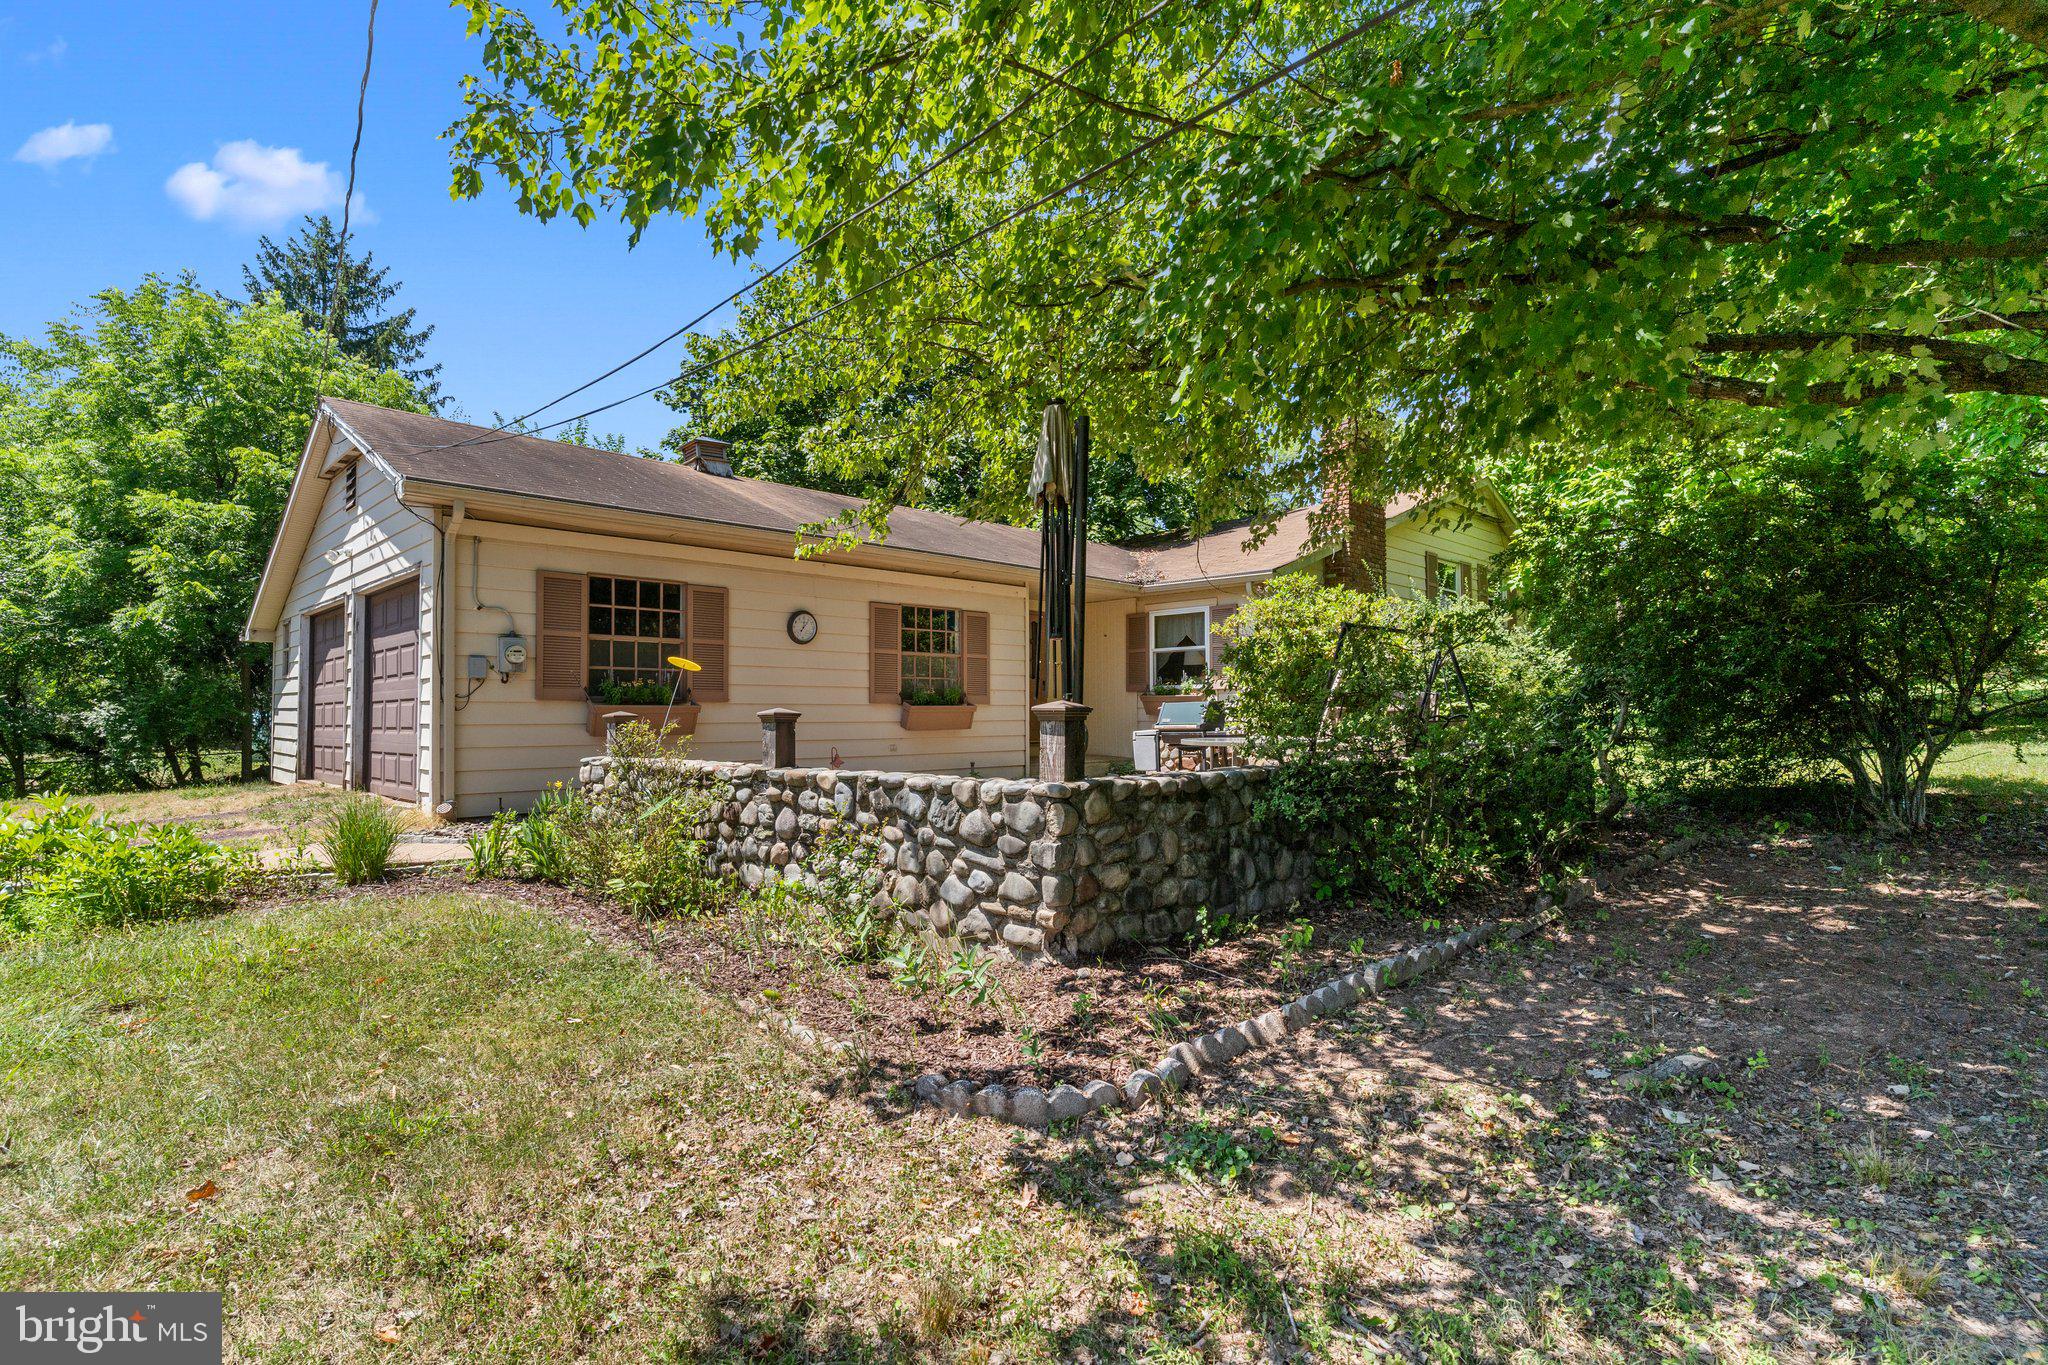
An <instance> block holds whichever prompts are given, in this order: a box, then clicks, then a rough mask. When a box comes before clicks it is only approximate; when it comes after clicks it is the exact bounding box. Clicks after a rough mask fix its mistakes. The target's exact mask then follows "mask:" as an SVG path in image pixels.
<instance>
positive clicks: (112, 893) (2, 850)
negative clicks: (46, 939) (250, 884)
mask: <svg viewBox="0 0 2048 1365" xmlns="http://www.w3.org/2000/svg"><path fill="white" fill-rule="evenodd" d="M254 875H255V869H254V865H253V863H252V862H251V860H250V859H249V857H248V856H247V855H246V854H244V853H240V852H236V851H231V850H228V849H223V848H221V847H220V846H219V845H217V844H212V843H209V842H207V841H206V840H205V839H203V838H201V837H200V836H199V835H198V834H196V833H194V832H193V831H192V830H190V829H187V828H185V827H184V826H182V825H164V826H160V827H152V826H148V825H142V824H129V823H125V822H122V821H117V820H110V819H108V818H107V817H106V816H105V815H103V814H102V813H100V812H99V811H97V810H94V809H93V808H92V807H90V806H87V805H83V804H81V803H78V802H73V801H67V800H65V799H64V797H63V796H62V795H61V794H59V795H57V796H55V797H52V798H50V799H49V800H46V801H40V802H35V803H32V804H29V805H24V806H20V807H16V808H15V809H13V810H11V811H6V812H0V933H4V932H14V933H44V932H58V933H63V932H77V931H82V930H88V929H109V928H116V927H119V926H121V925H124V924H132V923H136V922H139V921H144V920H161V919H174V918H179V917H182V916H186V915H196V914H202V913H205V912H207V911H211V910H218V909H221V908H223V907H224V906H225V905H226V904H227V902H228V899H229V897H230V895H231V894H232V893H233V891H234V890H235V889H237V888H238V887H239V886H240V885H242V884H244V883H245V882H247V881H248V880H250V879H251V878H252V877H253V876H254Z"/></svg>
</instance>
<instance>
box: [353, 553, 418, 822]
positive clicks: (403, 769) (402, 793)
mask: <svg viewBox="0 0 2048 1365" xmlns="http://www.w3.org/2000/svg"><path fill="white" fill-rule="evenodd" d="M367 614H368V617H369V628H370V639H369V646H368V648H367V649H366V650H365V651H364V652H365V654H366V655H367V657H368V659H369V665H370V667H369V674H370V726H369V734H368V735H367V736H366V742H365V745H364V747H365V749H366V750H367V752H368V757H369V770H370V781H369V787H370V790H371V791H373V792H375V793H377V795H379V796H392V797H396V798H398V799H399V800H401V801H416V800H418V799H419V794H420V739H419V734H420V593H419V585H418V584H416V583H407V584H406V585H405V586H403V587H398V588H393V589H391V590H390V591H389V592H381V593H378V594H377V595H376V596H375V597H372V598H371V599H370V601H369V611H368V613H367Z"/></svg>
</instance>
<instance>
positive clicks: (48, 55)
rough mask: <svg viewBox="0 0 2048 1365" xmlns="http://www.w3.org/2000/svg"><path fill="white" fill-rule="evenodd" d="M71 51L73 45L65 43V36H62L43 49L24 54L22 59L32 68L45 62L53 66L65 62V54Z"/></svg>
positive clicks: (45, 45) (52, 40)
mask: <svg viewBox="0 0 2048 1365" xmlns="http://www.w3.org/2000/svg"><path fill="white" fill-rule="evenodd" d="M70 50H71V44H69V43H67V42H65V41H64V38H63V35H61V34H60V35H58V36H57V37H55V38H52V39H51V40H50V41H49V42H48V43H46V44H44V45H43V46H42V47H39V48H37V49H36V50H35V51H33V52H24V53H22V54H21V59H22V60H23V61H25V62H27V63H28V64H29V65H30V66H37V65H40V64H41V63H43V62H49V63H51V64H52V65H55V64H56V63H58V62H61V61H63V60H64V54H65V53H67V52H69V51H70Z"/></svg>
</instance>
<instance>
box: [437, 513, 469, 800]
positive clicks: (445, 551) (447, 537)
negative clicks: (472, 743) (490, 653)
mask: <svg viewBox="0 0 2048 1365" xmlns="http://www.w3.org/2000/svg"><path fill="white" fill-rule="evenodd" d="M467 512H468V508H467V507H466V506H465V505H464V503H463V501H462V499H460V498H457V499H456V500H455V506H454V508H453V510H452V511H451V512H450V513H449V515H448V525H447V526H446V527H445V528H443V529H442V532H441V577H440V580H439V582H437V583H436V584H435V587H436V589H437V590H438V591H439V593H440V595H441V601H440V605H439V606H438V607H437V608H436V609H435V611H436V615H435V628H434V674H435V676H436V677H437V678H439V679H440V689H439V690H440V693H441V698H442V700H441V705H440V710H441V727H440V729H441V742H440V744H439V746H438V747H439V748H440V751H441V755H440V762H439V763H438V764H436V767H437V769H438V770H439V772H440V774H441V780H440V782H439V783H438V784H437V785H438V786H439V787H440V789H441V800H440V802H439V803H438V804H439V805H443V806H446V807H447V808H448V809H447V810H446V811H445V812H443V815H444V816H445V817H446V818H450V819H452V818H454V816H455V813H456V802H457V798H458V797H459V796H460V792H459V790H458V788H457V786H456V777H455V677H454V674H453V673H452V672H450V670H449V667H448V658H449V650H450V649H451V648H452V646H451V645H450V644H449V638H450V637H451V636H453V635H454V634H455V620H454V618H453V617H452V616H450V615H449V614H448V613H449V610H450V608H451V607H452V606H453V604H454V602H455V601H456V593H455V588H454V586H453V584H452V583H451V582H450V581H449V580H451V579H452V578H454V576H455V573H456V570H457V569H458V568H459V567H460V565H461V562H462V551H461V548H460V541H459V540H458V539H457V537H459V536H460V535H461V534H462V522H463V518H464V516H465V515H466V514H467Z"/></svg>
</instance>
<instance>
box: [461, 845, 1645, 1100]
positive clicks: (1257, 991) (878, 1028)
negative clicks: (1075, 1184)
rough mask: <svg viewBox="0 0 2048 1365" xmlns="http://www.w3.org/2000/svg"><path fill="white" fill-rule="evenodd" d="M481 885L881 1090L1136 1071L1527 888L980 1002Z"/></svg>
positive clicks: (1497, 889)
mask: <svg viewBox="0 0 2048 1365" xmlns="http://www.w3.org/2000/svg"><path fill="white" fill-rule="evenodd" d="M1652 842H1653V840H1652V839H1651V836H1650V834H1649V833H1648V832H1647V831H1645V830H1641V829H1622V830H1617V831H1615V832H1614V833H1613V834H1612V836H1611V837H1610V839H1609V840H1608V841H1607V842H1606V843H1605V844H1604V845H1603V848H1602V850H1601V859H1600V861H1601V862H1602V863H1603V864H1604V863H1610V862H1619V861H1622V860H1625V859H1627V858H1628V857H1631V856H1633V855H1634V854H1635V853H1637V852H1639V851H1641V849H1642V848H1644V847H1646V846H1648V845H1649V844H1650V843H1652ZM484 885H485V886H487V887H488V889H489V890H491V891H492V892H493V893H494V894H498V895H503V896H506V897H509V898H513V899H519V900H524V901H527V902H529V903H533V904H538V905H542V906H544V907H546V908H547V909H549V910H550V911H551V912H553V913H556V914H559V915H562V916H565V917H567V918H570V919H573V920H575V921H577V922H578V923H581V924H583V925H585V926H586V927H588V928H589V929H591V930H592V931H593V932H595V933H597V934H599V935H601V936H603V937H605V938H608V939H611V940H612V941H615V942H620V943H624V944H630V945H631V946H633V947H635V948H637V949H639V950H641V951H644V952H647V953H650V954H651V955H653V957H654V958H655V959H656V960H657V961H658V962H660V963H661V964H662V966H663V967H665V968H667V969H669V970H672V971H674V972H676V973H677V974H679V975H681V976H683V977H685V978H687V979H688V980H690V981H692V982H695V983H696V984H698V985H700V986H703V987H705V988H707V989H709V990H711V991H714V992H716V993H718V994H721V995H724V996H727V997H729V998H733V999H738V1000H744V1001H749V1002H754V1003H757V1004H763V1005H766V1006H768V1007H769V1008H772V1009H774V1010H776V1011H778V1012H780V1013H781V1014H782V1015H784V1016H785V1017H787V1018H790V1019H793V1020H795V1021H797V1022H800V1023H802V1024H805V1025H807V1026H808V1027H810V1028H812V1029H815V1030H817V1031H818V1032H820V1033H823V1034H826V1035H828V1036H830V1037H833V1038H837V1039H840V1040H842V1041H845V1042H849V1043H853V1044H855V1045H857V1046H858V1047H859V1048H860V1049H861V1050H862V1052H863V1053H864V1054H865V1055H866V1056H867V1058H868V1059H869V1061H870V1063H871V1064H872V1066H873V1067H874V1069H875V1071H876V1072H877V1074H878V1075H879V1076H880V1078H881V1079H883V1080H884V1081H889V1080H904V1079H909V1078H911V1077H914V1076H916V1075H918V1074H920V1073H923V1072H927V1071H938V1072H942V1073H944V1074H945V1075H947V1076H948V1077H951V1078H954V1079H967V1080H972V1081H975V1082H977V1083H983V1084H985V1083H987V1082H990V1081H998V1080H1000V1081H1004V1082H1007V1083H1011V1084H1030V1085H1041V1086H1048V1087H1049V1086H1052V1085H1056V1084H1059V1083H1061V1082H1068V1083H1073V1084H1079V1083H1081V1082H1083V1081H1087V1080H1091V1079H1101V1078H1112V1077H1117V1076H1120V1075H1125V1074H1128V1073H1129V1072H1130V1071H1131V1070H1132V1069H1134V1068H1136V1067H1140V1066H1147V1065H1150V1064H1151V1063H1153V1062H1155V1061H1157V1060H1158V1058H1159V1056H1160V1055H1161V1054H1162V1053H1164V1052H1165V1050H1166V1049H1167V1048H1169V1047H1171V1046H1172V1045H1173V1044H1174V1043H1177V1042H1180V1041H1181V1040H1182V1039H1184V1038H1187V1037H1190V1036H1192V1035H1194V1034H1197V1033H1201V1032H1205V1031H1207V1030H1209V1029H1212V1028H1216V1027H1218V1026H1219V1025H1221V1024H1225V1023H1229V1022H1232V1021H1235V1020H1238V1019H1243V1018H1246V1017H1248V1016H1250V1015H1254V1014H1258V1013H1262V1012H1263V1011H1265V1010H1268V1009H1271V1008H1273V1007H1274V1006H1275V1005H1277V1004H1279V1003H1281V1002H1282V1001H1283V1000H1284V999H1286V998H1288V997H1290V996H1292V995H1296V994H1299V993H1300V992H1302V991H1304V990H1306V989H1309V988H1310V987H1312V986H1315V985H1319V984H1321V983H1322V982H1323V981H1326V980H1328V979H1329V978H1330V977H1331V976H1333V975H1336V974H1337V973H1339V972H1341V971H1344V970H1348V969H1349V968H1351V967H1354V966H1357V965H1358V964H1359V963H1360V962H1361V961H1365V960H1369V959H1372V958H1375V957H1380V956H1384V955H1385V954H1388V953H1392V952H1397V951H1399V950H1401V949H1403V948H1406V947H1409V946H1411V945H1412V944H1415V943H1417V942H1419V941H1422V940H1424V939H1429V938H1441V937H1444V936H1445V935H1447V934H1450V933H1453V932H1456V930H1458V929H1459V928H1462V927H1464V926H1466V925H1470V924H1474V923H1478V922H1480V921H1482V920H1489V919H1504V918H1514V917H1516V916H1519V915H1520V914H1522V913H1523V912H1524V910H1525V909H1526V907H1527V905H1528V902H1529V899H1530V896H1531V895H1532V893H1533V891H1534V887H1533V886H1531V885H1503V884H1499V883H1475V884H1471V885H1467V886H1465V887H1462V888H1461V889H1460V890H1459V892H1458V893H1457V894H1456V895H1455V896H1454V897H1453V898H1452V900H1451V902H1450V904H1449V905H1448V906H1447V907H1444V908H1442V909H1438V910H1434V911H1431V912H1428V913H1423V914H1417V913H1404V912H1401V911H1398V910H1395V909H1393V908H1391V907H1387V906H1381V905H1373V904H1369V903H1363V902H1330V903H1322V904H1313V905H1306V906H1303V907H1301V908H1300V909H1299V910H1298V911H1297V912H1296V913H1295V914H1293V915H1291V916H1288V917H1286V918H1282V919H1274V920H1268V921H1264V922H1262V923H1260V924H1257V925H1255V926H1252V927H1251V928H1250V929H1248V930H1246V931H1243V932H1241V933H1237V934H1235V935H1233V936H1232V937H1230V938H1228V939H1226V940H1224V941H1222V942H1216V943H1208V944H1196V943H1192V942H1188V943H1180V944H1174V945H1170V946H1158V947H1138V946H1135V945H1134V946H1131V947H1127V948H1125V949H1122V950H1120V951H1117V952H1114V953H1111V954H1108V955H1105V956H1103V957H1101V958H1098V959H1095V960H1092V961H1088V962H1083V963H1080V964H1076V965H1072V966H1068V965H1064V964H1059V963H1052V962H1044V963H1038V964H1034V965H1030V966H1023V965H1019V964H1016V963H1012V962H1009V961H1007V960H996V961H995V962H994V963H993V964H992V966H991V967H990V969H989V978H990V979H991V980H992V981H993V982H994V983H995V985H996V987H997V990H996V991H995V992H994V993H993V998H992V999H990V1001H989V1002H988V1003H987V1004H984V1005H979V1006H977V1005H975V1004H973V1003H972V1002H971V1001H969V1000H966V999H963V998H957V997H949V996H947V995H945V994H943V993H942V992H940V991H938V990H931V989H924V990H920V989H916V988H906V987H903V986H899V985H897V984H896V983H895V982H893V981H892V980H891V973H890V971H889V969H888V968H887V967H886V966H885V965H883V964H881V963H848V962H844V961H841V960H837V959H832V958H828V957H825V956H824V955H821V954H816V953H812V952H808V951H806V950H804V949H802V948H801V947H795V946H790V945H770V946H766V947H763V946H761V945H759V944H757V943H752V942H748V941H747V936H746V935H744V934H743V933H742V932H741V931H742V929H743V925H742V924H741V923H740V921H739V920H738V918H737V912H734V911H728V912H726V913H724V914H720V915H713V916H707V917H705V918H702V919H696V920H681V919H677V920H660V921H653V922H649V921H646V920H642V919H639V918H637V917H635V916H633V915H632V914H630V913H628V912H627V911H624V910H622V909H620V908H619V907H617V906H615V905H612V904H609V903H607V902H604V901H601V900H597V899H593V898H590V897H586V896H583V895H580V894H577V893H574V892H569V891H564V890H561V889H559V888H555V887H547V886H537V885H534V884H531V883H522V882H491V883H485V884H484ZM1302 926H1307V929H1306V931H1304V929H1303V927H1302Z"/></svg>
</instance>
